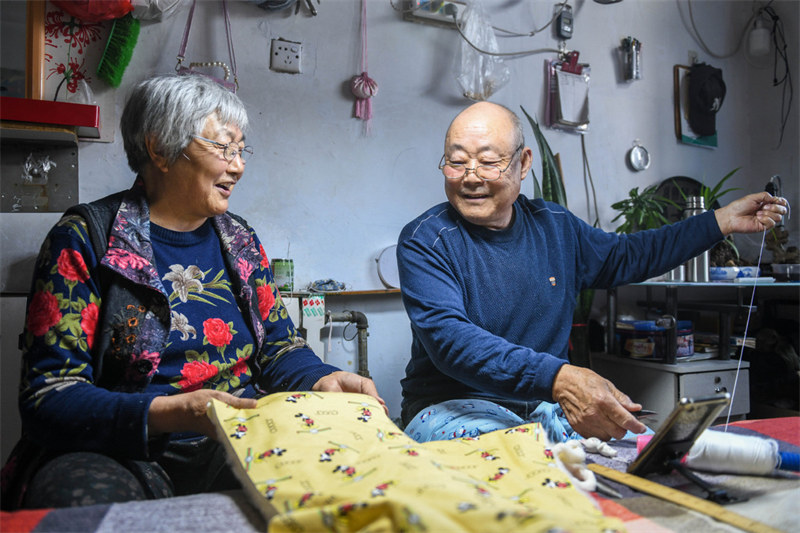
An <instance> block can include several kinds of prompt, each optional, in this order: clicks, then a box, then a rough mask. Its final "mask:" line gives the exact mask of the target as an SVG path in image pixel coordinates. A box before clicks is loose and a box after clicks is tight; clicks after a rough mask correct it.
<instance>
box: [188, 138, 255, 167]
mask: <svg viewBox="0 0 800 533" xmlns="http://www.w3.org/2000/svg"><path fill="white" fill-rule="evenodd" d="M192 137H194V138H195V139H200V140H201V141H205V142H207V143H209V144H212V145H214V146H216V147H217V148H219V149H220V150H222V157H224V158H225V160H226V161H228V162H229V163H230V162H231V161H233V159H234V158H235V157H236V156H237V155H238V156H239V158H241V160H242V163H247V160H248V159H250V158H251V157H253V147H252V146H243V147H242V148H239V143H234V142H230V143H228V144H222V143H221V142H217V141H214V140H212V139H206V138H205V137H200V136H199V135H193V136H192Z"/></svg>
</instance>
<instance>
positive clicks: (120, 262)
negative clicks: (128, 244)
mask: <svg viewBox="0 0 800 533" xmlns="http://www.w3.org/2000/svg"><path fill="white" fill-rule="evenodd" d="M106 257H107V258H108V262H109V263H111V264H112V265H114V266H116V267H119V268H132V269H134V270H139V269H141V268H144V267H145V266H147V260H146V259H145V258H143V257H142V256H140V255H136V254H132V253H130V252H126V251H124V250H119V249H115V248H111V249H109V250H108V254H106Z"/></svg>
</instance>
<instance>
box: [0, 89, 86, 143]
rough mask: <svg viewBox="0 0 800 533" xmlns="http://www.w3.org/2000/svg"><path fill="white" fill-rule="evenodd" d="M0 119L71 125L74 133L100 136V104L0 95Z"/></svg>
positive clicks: (81, 135) (83, 135)
mask: <svg viewBox="0 0 800 533" xmlns="http://www.w3.org/2000/svg"><path fill="white" fill-rule="evenodd" d="M0 120H3V121H10V122H21V123H29V124H49V125H57V126H67V127H74V128H75V133H76V134H77V135H78V137H85V138H87V139H99V138H100V107H98V106H96V105H87V104H73V103H70V102H54V101H51V100H32V99H30V98H14V97H11V96H0Z"/></svg>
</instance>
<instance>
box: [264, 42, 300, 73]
mask: <svg viewBox="0 0 800 533" xmlns="http://www.w3.org/2000/svg"><path fill="white" fill-rule="evenodd" d="M302 58H303V44H302V43H298V42H295V41H287V40H285V39H272V47H271V49H270V54H269V68H270V70H274V71H275V72H289V73H290V74H300V72H301V70H300V61H301V59H302Z"/></svg>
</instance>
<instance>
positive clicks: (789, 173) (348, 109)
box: [2, 0, 800, 453]
mask: <svg viewBox="0 0 800 533" xmlns="http://www.w3.org/2000/svg"><path fill="white" fill-rule="evenodd" d="M394 3H395V4H396V5H398V6H399V5H400V3H401V0H394ZM554 3H555V2H554V1H531V0H486V5H487V6H490V7H491V10H490V11H491V16H492V22H493V24H494V25H496V26H499V27H502V28H505V29H512V30H516V31H520V32H522V31H529V30H530V29H531V28H534V27H541V26H543V25H544V24H545V23H546V22H547V20H548V19H549V17H550V15H551V13H552V10H553V4H554ZM751 5H752V4H751V3H750V2H746V1H740V2H727V1H713V0H708V1H698V0H695V1H694V2H693V4H692V6H693V9H694V15H695V20H697V21H699V23H700V26H699V29H700V32H701V34H702V37H703V39H704V41H705V42H706V43H707V44H708V45H709V46H711V47H712V48H713V49H714V50H716V51H718V52H719V51H726V50H730V49H731V48H732V47H733V46H734V45H735V43H736V42H737V40H738V38H739V35H740V31H741V28H742V26H743V24H744V22H745V21H746V20H747V19H748V17H749V16H750V14H751ZM798 5H799V4H798V2H795V1H793V0H779V1H776V2H774V3H773V6H774V7H775V9H776V10H777V11H778V13H779V14H780V15H781V18H782V20H783V22H784V25H785V29H786V35H787V38H788V39H789V41H790V47H789V54H790V58H791V66H792V67H796V66H797V64H798V63H797V58H798V33H797V31H798V27H797V26H798V24H797V23H798ZM573 6H574V13H575V33H574V37H573V38H572V39H571V40H570V41H568V43H567V44H568V47H569V48H570V49H575V50H578V51H580V53H581V56H580V60H581V61H582V62H588V63H590V64H591V73H592V77H591V89H590V102H591V126H590V131H589V133H588V134H587V135H586V138H585V141H586V148H587V151H588V157H589V163H590V165H591V171H592V175H593V176H594V182H595V186H596V189H597V202H598V205H599V208H600V221H601V225H602V227H603V228H605V229H609V230H611V229H613V226H612V225H611V223H610V220H611V219H612V218H613V217H614V216H615V215H616V213H615V212H614V211H613V210H612V209H611V208H610V205H611V204H612V203H613V202H615V201H617V200H620V199H622V198H624V197H626V196H627V194H628V190H629V189H631V188H632V187H640V188H644V187H646V186H649V185H652V184H655V183H658V182H660V181H662V180H663V179H666V178H668V177H670V176H674V175H685V176H691V177H694V178H696V179H698V180H701V181H704V182H706V183H708V184H714V183H716V182H717V181H718V179H719V178H721V177H722V176H724V175H725V174H726V173H727V172H728V171H730V170H731V169H733V168H735V167H737V166H741V167H743V168H742V170H741V171H740V172H739V173H737V175H736V176H735V177H734V178H733V179H732V180H731V182H732V183H731V185H732V186H737V187H742V188H743V189H745V190H747V191H756V190H762V189H763V187H764V185H765V184H766V182H767V180H768V178H769V177H770V176H771V175H773V174H781V175H782V176H783V178H784V186H785V195H787V196H788V197H789V198H790V200H791V202H792V204H793V205H800V199H799V198H798V181H799V180H798V175H799V174H800V173H799V172H798V160H797V147H798V120H797V119H798V113H797V110H798V109H800V107H798V106H799V105H800V103H799V102H795V105H794V108H793V111H792V115H791V117H790V120H789V125H788V127H787V130H786V134H785V139H784V142H783V145H782V146H781V147H780V148H779V149H776V148H775V145H776V142H777V132H778V121H779V108H780V95H779V89H775V88H772V87H771V82H772V70H771V68H770V69H757V68H755V67H753V66H751V64H750V63H748V61H747V60H746V58H745V56H744V55H743V53H741V52H740V53H739V54H737V55H735V56H733V57H731V58H729V59H714V58H711V57H709V56H708V55H707V54H705V53H704V52H702V50H701V49H700V47H699V45H698V44H697V43H696V42H695V41H694V40H693V39H692V37H691V36H690V34H689V32H688V30H687V28H686V25H685V24H684V19H687V18H688V12H687V4H686V2H685V0H679V1H673V0H624V1H623V2H621V3H618V4H612V5H601V4H598V3H595V2H592V1H586V0H575V1H574V3H573ZM229 7H230V12H231V19H232V26H233V29H234V36H233V39H234V46H235V48H236V59H237V62H238V67H239V82H240V86H241V90H240V92H239V95H240V96H241V97H242V99H243V100H244V102H245V103H246V104H247V106H248V109H249V111H250V117H251V121H252V125H253V127H252V129H251V131H250V132H249V134H248V143H249V144H252V145H253V146H254V147H255V150H256V155H255V157H254V158H253V159H252V161H251V162H250V163H249V164H248V168H247V172H246V173H245V177H244V179H243V180H242V182H241V183H240V184H239V186H238V187H237V190H236V192H235V194H234V197H233V199H232V202H231V209H232V210H233V211H235V212H237V213H239V214H241V215H243V216H244V217H246V218H247V219H248V221H249V222H250V223H251V224H252V225H253V226H255V228H256V229H257V231H258V232H259V234H260V236H261V238H262V240H263V241H264V245H265V248H266V250H267V253H268V254H269V255H270V256H271V257H283V256H285V255H286V251H287V249H289V250H290V255H291V257H292V259H293V260H294V265H295V281H296V286H302V285H304V284H306V283H308V282H309V281H312V280H316V279H320V278H334V279H337V280H339V281H343V282H346V283H348V284H349V286H350V288H353V289H373V288H382V285H381V282H380V280H379V278H378V275H377V272H376V269H375V261H374V258H375V257H376V256H377V254H378V253H379V252H380V251H381V250H382V249H383V248H384V247H385V246H388V245H390V244H393V243H394V242H395V241H396V238H397V235H398V234H399V232H400V230H401V229H402V227H403V225H404V224H405V223H407V222H408V221H410V220H411V219H412V218H414V217H415V216H416V215H417V214H419V213H420V212H422V211H423V210H425V209H426V208H428V207H430V206H431V205H433V204H435V203H438V202H440V201H443V200H445V196H444V192H443V186H442V181H443V178H442V177H441V175H440V174H439V173H438V170H437V169H436V164H437V162H438V161H439V158H440V156H441V153H442V146H443V136H444V132H445V129H446V128H447V126H448V124H449V122H450V120H451V119H452V117H453V116H454V115H455V114H456V113H457V112H458V111H459V110H460V109H461V108H462V107H464V106H465V105H467V104H468V103H469V102H468V101H467V100H466V99H464V98H463V97H462V96H461V95H460V90H459V87H458V85H457V83H456V81H455V79H454V75H453V59H454V55H455V52H456V50H457V49H458V47H459V46H460V40H459V37H458V34H457V33H456V32H455V31H454V30H451V29H443V28H438V27H434V26H429V25H422V24H416V23H410V22H406V21H403V20H402V17H401V15H400V13H399V12H398V11H396V10H395V9H393V7H392V5H391V3H390V2H389V1H388V0H369V1H368V6H367V15H368V36H369V40H368V51H369V63H368V65H369V68H368V72H369V74H370V76H371V77H372V78H373V79H375V80H376V81H377V82H378V84H379V93H378V95H377V96H376V97H375V98H374V99H373V111H374V118H373V120H372V134H371V136H364V135H363V124H362V123H361V121H359V120H357V119H355V118H353V108H354V104H353V97H352V96H351V94H350V93H349V89H348V87H347V85H348V82H349V79H350V78H351V77H352V76H353V75H355V74H358V73H359V72H360V50H361V46H360V40H359V16H360V2H359V1H357V0H324V1H323V2H322V3H321V4H319V5H318V11H319V15H318V16H316V17H309V16H306V15H304V14H303V13H304V12H303V11H301V14H300V15H297V16H295V15H294V10H293V9H292V10H285V11H281V12H277V13H274V12H268V11H265V10H262V9H260V8H258V7H256V6H255V5H253V4H251V3H248V2H242V1H240V2H235V1H234V2H229ZM187 12H188V5H184V6H182V7H181V8H180V10H179V11H178V12H177V13H176V14H175V15H174V16H172V17H170V18H168V19H166V20H164V21H163V22H160V23H150V24H146V25H145V26H143V28H142V32H141V35H140V38H139V43H138V45H137V46H136V49H135V51H134V56H133V60H132V63H131V65H130V66H129V67H128V70H127V72H126V73H125V78H124V80H123V85H122V87H121V88H120V89H119V90H118V91H117V92H116V95H115V97H114V99H115V101H116V106H117V109H116V111H117V116H119V113H120V112H121V106H122V104H123V102H124V98H125V96H126V94H127V92H128V90H129V88H130V87H131V86H132V85H133V84H134V83H136V82H138V81H140V80H141V79H143V78H145V77H147V76H149V75H151V74H153V73H163V72H170V71H172V69H173V68H174V66H175V54H176V52H177V49H178V45H179V41H180V38H181V35H182V32H183V25H184V22H185V20H186V14H187ZM629 35H630V36H633V37H636V38H637V39H639V40H640V41H642V42H643V50H642V69H643V75H644V78H643V79H642V80H640V81H636V82H633V83H625V82H624V81H621V80H620V75H619V64H618V63H617V60H616V57H617V48H618V47H619V45H620V42H621V40H622V39H623V38H625V37H626V36H629ZM201 36H202V37H201ZM278 37H283V38H285V39H289V40H293V41H301V42H302V43H303V46H304V57H303V73H302V74H299V75H290V74H281V73H275V72H272V71H270V70H269V68H268V50H269V47H270V40H271V39H272V38H278ZM499 42H500V47H501V49H502V50H503V51H513V50H530V49H538V48H545V47H546V48H552V47H555V46H556V45H557V43H556V40H555V38H554V37H553V35H552V33H551V32H549V31H545V32H543V33H542V34H539V35H536V36H533V37H527V38H514V39H511V38H502V37H501V38H500V39H499ZM225 50H226V48H225V45H224V33H223V31H222V24H221V21H220V19H219V17H218V6H217V5H216V4H210V3H206V2H203V3H201V4H200V6H199V7H198V9H197V10H196V13H195V21H194V25H193V33H192V37H191V38H190V46H189V52H188V54H187V57H188V58H189V59H191V60H214V59H225V57H226V53H225ZM690 50H694V51H697V52H698V55H699V58H700V60H702V61H707V62H710V63H711V64H712V65H714V66H717V67H719V68H722V70H723V71H724V76H725V81H726V84H727V88H728V92H727V97H726V99H725V102H724V104H723V107H722V111H721V113H720V115H719V116H718V119H717V125H718V131H719V144H720V146H719V148H717V149H716V150H707V149H702V148H696V147H691V146H686V145H682V144H679V143H677V142H676V140H675V136H674V133H673V102H672V67H673V65H675V64H686V63H687V61H688V53H689V51H690ZM552 57H553V55H552V54H544V55H528V56H524V57H520V58H518V59H514V60H507V64H508V65H509V67H510V69H511V81H510V83H509V84H508V85H507V86H506V87H504V88H502V89H501V90H500V91H498V92H497V93H496V95H494V96H493V97H492V98H491V99H492V100H493V101H496V102H498V103H502V104H505V105H507V106H509V107H510V108H512V109H514V110H518V109H519V106H520V105H522V106H524V107H525V108H526V110H528V111H529V112H530V113H536V114H538V115H539V116H541V115H542V114H543V111H544V100H543V92H544V87H543V71H544V68H543V63H544V60H545V59H550V58H552ZM792 74H793V75H794V76H795V78H796V77H797V73H796V72H793V73H792ZM526 134H527V135H528V140H529V142H532V141H533V137H532V132H531V131H530V130H529V129H527V126H526ZM545 134H546V136H547V138H548V140H549V142H550V145H551V147H552V148H553V151H554V152H558V153H560V154H561V159H562V163H563V169H564V174H565V181H566V188H567V194H568V199H569V204H570V207H571V208H572V210H573V211H575V212H576V213H577V214H578V215H579V216H583V217H586V214H587V205H586V196H585V189H584V183H583V172H582V160H581V146H580V138H579V137H578V136H577V135H574V134H570V133H563V132H558V131H554V130H545ZM634 139H639V140H640V141H641V142H642V143H643V144H644V145H645V146H646V147H647V148H648V150H649V151H650V154H651V156H652V165H651V166H650V168H649V169H648V170H646V171H644V172H639V173H636V172H633V171H631V170H629V169H628V168H627V167H626V164H625V156H626V154H627V151H628V150H629V148H630V147H631V145H632V142H633V140H634ZM534 153H537V151H536V149H535V148H534ZM534 165H535V168H536V169H537V171H538V169H539V165H540V162H539V161H538V157H537V158H536V160H535V162H534ZM132 179H133V176H132V175H131V172H130V170H129V169H128V168H127V165H126V163H125V156H124V154H123V149H122V142H121V139H119V136H117V137H116V140H115V141H114V142H113V143H112V144H103V143H82V144H81V147H80V195H81V198H80V199H81V201H90V200H93V199H96V198H99V197H100V196H102V195H105V194H108V193H111V192H114V191H117V190H119V189H122V188H126V187H127V186H128V185H129V184H130V183H131V181H132ZM532 192H533V186H532V184H531V182H530V180H527V181H526V182H524V184H523V193H525V194H527V195H532ZM732 198H733V195H731V196H729V197H726V200H728V201H729V200H731V199H732ZM53 218H54V217H52V216H50V215H11V216H9V215H4V216H3V218H2V222H3V226H4V229H3V230H2V231H3V235H4V238H3V246H4V249H3V253H4V254H7V255H8V254H17V255H20V256H24V257H28V256H32V255H33V254H35V252H36V249H37V248H38V244H39V242H40V241H41V239H42V238H43V236H44V233H45V232H46V231H47V228H48V227H49V225H50V224H52V221H53ZM56 218H57V216H56ZM790 226H791V228H792V232H793V236H794V238H795V239H796V238H797V235H800V229H798V227H799V225H798V218H797V217H794V218H793V219H792V220H791V221H790ZM20 232H27V233H25V235H26V238H25V239H24V242H20V241H19V240H17V241H14V246H13V247H11V248H10V247H9V246H8V245H7V243H8V242H9V238H10V237H8V236H9V235H11V234H14V233H16V234H19V233H20ZM26 248H27V249H26ZM20 268H21V267H20ZM23 270H24V269H23ZM6 290H7V289H6ZM371 298H377V299H379V298H383V297H371ZM385 298H386V300H384V301H380V300H377V299H372V300H369V299H358V300H354V301H350V302H340V300H337V304H336V305H337V306H340V308H351V309H356V310H361V311H363V312H365V313H366V314H367V316H368V319H369V320H370V324H371V325H372V324H375V325H376V329H372V328H371V331H370V337H369V351H370V363H371V370H372V371H373V374H374V376H375V378H376V382H377V384H378V387H379V389H380V390H381V392H382V393H383V395H384V396H385V397H386V399H387V401H388V402H389V405H390V409H391V414H392V416H397V414H398V413H399V380H400V378H401V377H402V375H403V372H402V369H403V367H404V364H405V361H406V360H407V359H408V350H409V344H410V333H409V326H408V321H407V319H406V317H405V314H404V312H403V309H402V304H401V303H400V300H399V298H397V297H395V296H390V297H385ZM340 299H341V298H340ZM381 302H382V303H381ZM356 306H360V308H357V307H356ZM8 324H9V322H8V321H7V320H6V319H5V318H3V319H2V327H3V330H2V333H3V336H4V337H5V336H12V335H13V336H15V335H16V334H17V333H18V332H17V331H16V330H14V331H8ZM378 324H380V325H381V326H380V328H378V326H377V325H378ZM346 348H347V347H345V346H342V349H343V350H344V349H346ZM348 349H349V348H348ZM333 355H336V354H333ZM9 357H14V355H13V354H8V353H4V354H3V360H6V359H7V358H9ZM2 373H3V388H4V389H5V388H6V387H8V386H15V384H14V385H10V384H8V383H15V380H14V378H12V379H10V381H9V377H8V376H7V375H6V372H5V370H4V371H3V372H2ZM6 409H8V408H6ZM7 418H8V417H7V416H4V418H3V427H4V433H6V431H5V430H6V420H7ZM4 453H5V452H4Z"/></svg>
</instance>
